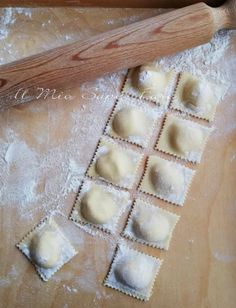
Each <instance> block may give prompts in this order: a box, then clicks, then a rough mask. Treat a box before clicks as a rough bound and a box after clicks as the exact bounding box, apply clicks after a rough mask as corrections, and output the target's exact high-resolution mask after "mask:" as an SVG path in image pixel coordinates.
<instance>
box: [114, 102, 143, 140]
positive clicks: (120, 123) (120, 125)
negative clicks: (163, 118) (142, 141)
mask: <svg viewBox="0 0 236 308" xmlns="http://www.w3.org/2000/svg"><path fill="white" fill-rule="evenodd" d="M148 125H149V121H148V118H147V116H146V115H145V113H144V112H142V111H141V110H140V109H138V108H135V107H126V108H123V109H121V110H120V111H118V112H117V113H116V114H115V115H114V118H113V122H112V126H113V130H114V131H115V132H116V134H117V135H119V136H121V137H123V138H127V137H131V136H141V137H143V136H145V135H147V133H148V131H149V127H148Z"/></svg>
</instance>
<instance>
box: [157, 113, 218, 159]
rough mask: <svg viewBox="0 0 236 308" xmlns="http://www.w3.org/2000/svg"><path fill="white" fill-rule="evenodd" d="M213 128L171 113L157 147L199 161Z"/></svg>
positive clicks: (168, 152)
mask: <svg viewBox="0 0 236 308" xmlns="http://www.w3.org/2000/svg"><path fill="white" fill-rule="evenodd" d="M211 131H212V129H211V128H209V127H206V126H202V125H200V124H198V123H196V122H193V121H190V120H185V119H183V118H180V117H178V116H176V115H173V114H169V115H168V116H167V117H166V119H165V122H164V126H163V128H162V131H161V135H160V137H159V140H158V142H157V145H156V149H157V150H160V151H162V152H164V153H167V154H172V155H174V156H176V157H179V158H182V159H184V160H187V161H190V162H192V163H197V162H198V163H199V162H200V160H201V156H202V152H203V150H204V147H205V144H206V142H207V138H208V137H209V134H210V132H211Z"/></svg>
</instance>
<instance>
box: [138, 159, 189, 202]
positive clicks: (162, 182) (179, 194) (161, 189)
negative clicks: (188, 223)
mask: <svg viewBox="0 0 236 308" xmlns="http://www.w3.org/2000/svg"><path fill="white" fill-rule="evenodd" d="M194 173H195V171H194V170H192V169H190V168H187V167H185V166H182V165H180V164H178V163H176V162H172V161H169V160H166V159H163V158H161V157H159V156H156V155H151V156H149V157H148V160H147V165H146V169H145V172H144V176H143V178H142V181H141V184H140V187H139V190H140V191H142V192H144V193H147V194H150V195H152V196H155V197H158V198H160V199H162V200H165V201H168V202H170V203H173V204H175V205H180V206H183V204H184V201H185V198H186V195H187V192H188V189H189V186H190V184H191V181H192V178H193V175H194Z"/></svg>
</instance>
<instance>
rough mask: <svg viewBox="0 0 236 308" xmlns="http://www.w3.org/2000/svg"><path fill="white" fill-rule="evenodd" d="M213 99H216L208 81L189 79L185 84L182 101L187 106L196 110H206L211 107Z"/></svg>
mask: <svg viewBox="0 0 236 308" xmlns="http://www.w3.org/2000/svg"><path fill="white" fill-rule="evenodd" d="M212 100H214V96H213V93H212V89H211V88H210V86H209V85H208V83H203V82H200V81H198V80H196V79H189V80H187V81H186V83H185V84H184V85H183V88H182V95H181V101H182V102H183V104H184V105H185V106H186V107H187V108H190V109H192V110H194V111H196V112H204V111H205V110H209V109H210V108H211V106H210V103H211V101H212Z"/></svg>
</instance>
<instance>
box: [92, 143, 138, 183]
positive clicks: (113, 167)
mask: <svg viewBox="0 0 236 308" xmlns="http://www.w3.org/2000/svg"><path fill="white" fill-rule="evenodd" d="M95 168H96V172H97V173H98V174H99V175H100V176H101V177H103V178H104V179H106V180H108V181H111V182H115V183H118V182H119V181H121V180H122V178H124V176H125V175H126V174H127V173H128V174H129V173H130V172H131V171H132V160H131V159H130V157H129V155H127V154H126V153H125V152H123V151H121V150H119V149H111V150H109V151H108V152H107V153H106V154H104V155H102V156H101V157H99V158H98V160H97V161H96V165H95Z"/></svg>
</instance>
